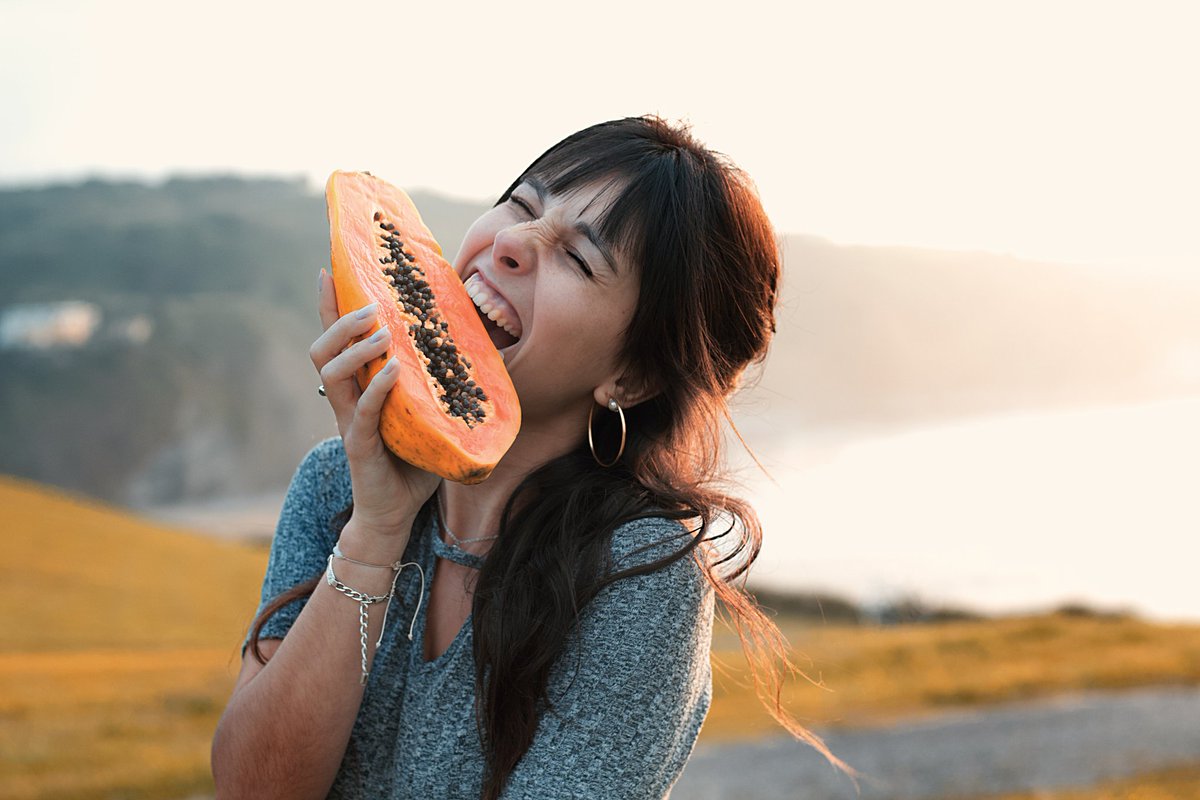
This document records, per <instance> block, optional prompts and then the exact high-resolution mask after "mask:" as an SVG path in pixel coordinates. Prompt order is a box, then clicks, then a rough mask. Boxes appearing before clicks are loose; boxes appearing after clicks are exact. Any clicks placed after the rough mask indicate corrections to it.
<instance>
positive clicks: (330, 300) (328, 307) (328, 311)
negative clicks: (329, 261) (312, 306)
mask: <svg viewBox="0 0 1200 800" xmlns="http://www.w3.org/2000/svg"><path fill="white" fill-rule="evenodd" d="M317 311H318V313H320V315H321V329H322V330H329V326H330V325H332V324H333V323H335V322H337V318H338V309H337V291H336V290H335V289H334V288H333V278H332V276H330V275H329V273H327V272H326V271H325V268H324V267H322V268H321V274H320V275H319V276H317Z"/></svg>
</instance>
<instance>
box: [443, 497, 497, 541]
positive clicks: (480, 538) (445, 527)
mask: <svg viewBox="0 0 1200 800" xmlns="http://www.w3.org/2000/svg"><path fill="white" fill-rule="evenodd" d="M437 507H438V522H439V523H440V524H441V526H442V530H444V531H445V532H446V533H448V534H450V538H451V539H453V540H454V542H453V544H451V545H450V546H451V547H454V548H456V549H458V550H462V551H463V552H464V553H466V552H469V551H467V550H466V549H464V548H463V547H462V545H464V544H466V543H467V542H486V541H488V540H489V539H499V538H500V534H498V533H497V534H495V535H493V536H473V537H471V538H469V539H460V538H459V537H458V536H457V535H455V533H454V531H452V530H450V526H449V525H447V524H446V517H445V515H444V514H442V498H441V497H438V504H437ZM471 555H477V554H476V553H471Z"/></svg>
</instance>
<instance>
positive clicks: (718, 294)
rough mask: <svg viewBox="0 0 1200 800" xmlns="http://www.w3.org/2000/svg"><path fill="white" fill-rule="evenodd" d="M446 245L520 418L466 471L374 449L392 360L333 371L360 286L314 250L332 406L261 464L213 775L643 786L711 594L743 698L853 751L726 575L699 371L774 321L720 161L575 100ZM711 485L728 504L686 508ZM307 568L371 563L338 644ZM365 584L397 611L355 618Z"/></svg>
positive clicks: (344, 615)
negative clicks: (239, 630) (743, 665)
mask: <svg viewBox="0 0 1200 800" xmlns="http://www.w3.org/2000/svg"><path fill="white" fill-rule="evenodd" d="M454 268H455V270H456V271H457V272H458V274H459V276H460V277H461V278H462V279H463V281H464V283H467V285H468V286H469V287H471V289H470V290H471V291H472V293H473V294H475V296H476V301H477V303H479V304H481V305H482V306H483V307H484V308H487V309H488V310H489V311H490V312H491V315H492V316H493V317H496V318H497V319H498V322H499V325H490V327H489V329H490V331H491V334H492V338H493V341H494V342H495V343H496V344H497V346H498V347H500V348H501V353H502V354H503V356H504V358H505V362H506V365H507V367H508V370H509V373H510V375H511V376H512V380H513V384H514V386H515V387H516V390H517V393H518V396H519V397H520V402H521V410H522V426H521V431H520V434H519V435H518V437H517V439H516V441H515V442H514V444H513V446H512V448H511V449H510V450H509V452H508V453H507V454H506V455H505V456H504V458H503V459H502V460H501V462H500V463H499V464H498V465H497V466H496V468H495V470H494V472H493V473H492V475H491V477H489V478H488V480H487V481H485V482H483V483H481V484H478V485H474V486H465V485H461V484H456V483H451V482H447V481H442V480H441V479H440V478H438V477H437V476H434V475H431V474H429V473H426V472H423V471H421V470H418V469H416V468H414V467H412V466H411V465H408V464H406V463H404V462H402V461H400V460H399V459H397V458H395V457H394V456H392V455H391V454H390V453H389V452H388V451H387V450H386V449H385V448H384V447H383V445H382V443H381V441H380V438H379V435H378V424H379V410H380V407H381V405H382V402H383V398H384V396H385V395H386V393H387V391H388V389H389V388H390V387H391V386H392V385H393V383H394V381H395V373H396V369H395V368H394V367H393V368H392V369H391V370H390V371H389V370H384V371H381V372H380V373H378V374H377V375H376V377H375V379H374V380H373V381H372V383H371V384H370V385H369V386H368V388H367V389H366V390H365V391H361V392H360V390H359V388H358V385H357V383H356V381H355V378H354V374H355V371H356V370H357V369H358V368H359V367H361V366H362V365H363V364H364V363H366V362H368V361H369V360H371V359H372V358H377V357H378V356H379V355H380V354H381V353H383V352H384V350H385V348H386V333H385V334H384V336H381V337H378V338H377V340H364V341H362V342H359V343H356V344H351V342H352V341H353V338H354V337H355V336H359V335H362V334H364V333H366V332H368V331H370V330H371V329H372V328H373V327H374V326H375V324H376V322H375V313H374V309H373V307H370V306H369V307H367V308H366V309H363V310H361V311H359V312H352V313H350V314H347V315H345V316H343V317H341V318H338V316H337V311H336V308H337V306H336V300H335V298H334V297H333V284H332V281H331V280H330V279H329V278H328V276H326V275H325V272H324V270H322V273H321V279H320V309H321V318H322V323H323V325H324V326H325V328H326V330H325V332H324V333H323V334H322V335H321V336H320V337H319V338H318V339H317V341H316V342H315V343H314V345H313V347H312V349H311V356H312V360H313V363H314V365H315V366H316V367H317V369H318V371H319V373H320V375H321V379H322V381H323V387H324V392H325V394H326V395H327V397H328V399H329V403H330V405H331V406H332V407H333V411H334V414H335V416H336V418H337V423H338V429H339V432H340V433H341V436H340V437H339V438H334V439H330V440H327V441H325V442H322V443H320V444H318V445H317V446H316V447H315V448H313V450H312V451H311V452H310V453H309V454H308V456H307V457H306V458H305V459H304V461H303V462H302V463H301V465H300V467H299V469H298V471H297V473H296V476H295V477H294V479H293V482H292V485H291V487H290V488H289V491H288V494H287V498H286V500H285V503H284V507H283V510H282V513H281V516H280V521H279V526H278V529H277V533H276V536H275V540H274V542H273V545H272V549H271V555H270V560H269V563H268V567H267V575H266V579H265V581H264V585H263V592H262V604H261V605H260V607H259V613H258V615H257V617H256V624H255V626H254V628H253V630H252V631H251V632H250V634H249V635H248V636H247V640H246V644H245V645H243V666H242V671H241V674H240V675H239V677H238V681H237V687H236V688H235V690H234V694H233V696H232V697H231V699H230V701H229V705H228V707H227V709H226V711H225V713H224V715H223V717H222V719H221V722H220V725H219V726H218V729H217V732H216V735H215V737H214V741H213V754H212V755H213V773H214V776H215V778H216V783H217V789H218V797H251V796H253V797H256V798H260V797H269V796H274V795H278V796H287V797H292V798H295V797H325V796H332V797H372V798H375V797H381V798H382V797H387V798H392V797H394V798H400V797H405V798H407V797H420V798H439V797H463V798H469V797H481V798H485V799H486V800H495V799H496V798H518V797H520V798H525V797H530V798H532V797H538V798H544V797H588V798H610V797H611V798H650V797H665V796H667V795H668V794H669V792H670V789H671V786H672V785H673V784H674V782H675V781H676V779H677V778H678V777H679V774H680V772H681V771H682V769H683V767H684V764H685V763H686V761H687V758H688V756H689V755H690V753H691V751H692V747H693V745H694V743H695V740H696V737H697V735H698V733H699V730H700V727H701V724H702V723H703V721H704V718H705V715H706V714H707V712H708V708H709V703H710V700H711V696H712V677H711V669H710V662H709V647H710V642H711V635H712V628H711V626H712V619H713V615H714V610H715V602H714V601H715V595H719V596H720V597H721V599H722V600H723V602H724V606H725V607H726V608H727V609H729V610H730V611H731V612H733V614H734V615H735V622H736V623H737V625H738V633H739V636H740V637H741V639H742V642H743V646H744V648H745V649H746V650H747V653H748V655H749V656H750V661H751V664H752V665H753V666H754V667H755V668H756V673H755V674H756V685H757V686H759V688H760V696H761V697H762V699H763V701H764V703H767V705H768V710H769V711H770V712H771V713H772V714H773V715H774V716H775V718H776V719H777V720H779V722H780V723H781V724H782V725H784V726H785V727H786V728H787V729H788V730H789V731H791V732H792V733H793V734H794V735H796V736H797V737H799V738H801V739H804V740H805V741H808V742H809V743H810V744H812V745H813V746H815V747H816V748H817V749H819V750H820V751H821V752H822V753H824V754H825V756H826V757H827V758H829V759H830V760H831V761H832V762H833V763H835V764H837V765H838V766H840V767H842V768H844V769H846V770H847V771H848V772H853V771H852V770H850V769H849V768H848V767H846V765H844V764H843V763H842V762H841V761H839V760H838V759H837V758H836V757H834V756H833V755H832V754H831V753H830V752H829V751H828V749H827V748H826V747H825V745H824V744H823V743H822V742H821V740H820V739H819V738H817V737H815V736H814V735H812V734H811V733H810V732H808V731H807V730H805V729H804V728H802V727H801V726H800V725H799V724H797V723H796V722H795V721H794V720H793V719H792V718H791V717H789V716H788V715H787V714H786V712H784V711H783V710H782V709H781V708H780V706H779V688H780V684H781V677H782V676H781V675H780V673H779V667H778V666H777V664H779V663H783V664H784V665H787V666H788V667H789V668H790V669H793V670H794V669H795V668H794V667H791V665H790V662H788V661H787V658H786V650H785V644H786V643H785V641H784V640H783V637H782V635H781V634H780V632H779V630H778V629H777V628H776V627H775V626H774V625H773V624H772V623H771V622H770V621H769V620H768V619H767V618H766V617H765V616H764V615H763V614H762V613H761V612H760V611H759V610H758V609H757V607H756V606H755V605H754V603H753V601H752V599H750V598H749V597H748V596H747V595H746V594H745V593H744V592H742V591H740V590H738V589H737V588H735V586H734V584H733V582H734V580H735V579H736V578H737V577H739V576H743V575H744V574H745V573H746V570H747V569H748V568H749V566H750V564H751V563H753V561H754V559H755V558H756V556H757V554H758V551H759V546H760V542H761V532H760V529H759V524H758V520H757V517H756V516H755V514H754V512H753V510H752V509H751V508H750V507H749V506H748V505H747V504H745V503H744V502H742V501H740V500H738V499H736V498H733V497H729V496H726V495H725V494H723V493H721V492H720V491H719V490H717V489H716V488H713V485H712V484H713V482H714V480H715V479H717V478H719V477H720V476H719V473H718V470H719V463H720V458H719V456H720V444H721V423H722V420H723V419H727V418H728V413H727V408H726V398H727V397H728V396H729V395H730V394H731V393H732V392H733V391H734V390H735V389H736V388H737V387H738V385H739V383H740V379H741V377H742V375H743V372H744V370H745V369H746V367H747V366H748V365H749V364H751V363H758V362H761V361H762V359H763V357H764V356H765V354H766V350H767V345H768V342H769V341H770V338H771V335H772V334H773V333H774V330H775V324H774V306H775V302H776V296H777V289H778V282H779V276H780V267H779V259H778V250H777V243H776V240H775V236H774V232H773V230H772V228H771V225H770V223H769V221H768V219H767V217H766V215H765V213H764V212H763V210H762V207H761V204H760V203H759V200H758V197H757V194H756V192H755V190H754V188H753V186H752V184H751V183H750V181H749V179H748V178H746V176H745V175H744V174H743V173H741V172H740V171H739V170H737V169H736V168H735V167H733V166H732V165H730V164H728V163H727V161H726V160H725V159H724V158H723V157H722V156H720V155H719V154H716V153H713V152H711V151H709V150H707V149H705V148H704V147H703V146H701V145H700V144H699V143H697V142H696V141H695V140H694V139H693V138H692V137H691V136H690V134H689V133H688V132H687V131H686V130H682V129H678V128H675V127H672V126H671V125H669V124H667V123H665V122H664V121H662V120H660V119H658V118H656V117H636V118H627V119H621V120H614V121H611V122H606V123H602V124H599V125H595V126H592V127H590V128H587V129H585V130H582V131H580V132H578V133H576V134H574V135H572V136H569V137H568V138H566V139H564V140H563V141H562V142H560V143H559V144H557V145H555V146H554V147H552V148H551V149H550V150H548V151H547V152H546V153H544V154H543V155H542V156H541V157H539V158H538V159H537V160H536V161H534V163H533V164H532V165H531V166H530V167H529V168H528V169H527V170H526V171H525V172H524V173H522V174H521V176H520V177H519V178H518V179H517V180H516V181H515V182H514V183H513V184H512V186H510V187H509V188H508V190H507V191H505V192H504V194H503V195H502V196H501V197H500V200H499V201H498V202H497V203H496V205H495V206H494V207H493V208H492V209H491V210H489V211H488V212H487V213H485V214H484V215H483V216H482V217H480V218H479V219H478V220H477V221H476V222H475V223H474V225H472V227H471V229H470V230H469V232H468V233H467V236H466V238H465V240H464V242H463V245H462V248H461V250H460V252H459V254H458V257H457V258H456V260H455V263H454ZM476 275H477V276H476ZM473 276H475V277H473ZM481 282H482V293H481V292H480V284H481ZM500 325H502V326H503V327H504V328H506V329H507V332H501V331H500V330H499V326H500ZM514 340H515V341H514ZM597 407H598V409H597ZM719 514H727V515H730V516H731V517H732V518H733V519H734V520H736V521H740V522H741V530H738V529H737V527H736V526H733V525H731V526H729V527H728V528H727V529H726V530H724V531H723V532H720V533H715V534H714V533H713V532H712V526H713V523H715V522H716V518H717V516H718V515H719ZM696 522H698V524H694V525H689V524H687V523H696ZM730 539H735V541H732V542H731V541H730ZM335 544H337V546H338V549H337V553H339V554H340V555H342V556H344V557H339V558H330V554H331V550H333V548H334V545H335ZM398 561H402V562H404V563H405V564H406V566H405V567H403V568H402V569H401V571H400V572H399V574H397V573H395V572H394V571H393V570H392V569H389V568H387V565H389V564H393V563H395V562H398ZM331 564H332V567H329V565H331ZM372 565H374V566H372ZM415 567H420V570H418V569H416V568H415ZM327 569H332V570H336V573H337V574H336V580H337V581H338V582H340V583H342V584H343V585H344V586H347V587H352V588H353V589H354V590H357V591H359V592H362V593H365V594H369V595H375V596H380V597H382V596H383V595H387V594H388V593H389V591H390V590H391V587H392V585H393V581H394V592H395V594H394V599H393V600H392V601H389V602H388V603H387V604H386V605H384V604H382V603H380V604H374V605H370V606H367V607H365V608H367V609H369V610H368V612H367V614H366V620H365V621H366V624H367V626H368V629H369V631H368V632H369V635H368V636H367V641H368V642H369V644H368V646H367V647H366V648H365V649H364V648H363V647H361V635H360V621H361V620H360V616H359V610H360V606H359V603H357V602H352V601H351V598H348V597H347V596H345V594H344V593H343V592H341V591H338V590H337V589H336V588H335V587H334V586H332V585H330V584H329V582H328V581H327V580H326V572H327ZM314 576H315V577H314ZM425 577H429V578H430V581H429V585H428V586H426V581H425ZM393 602H394V603H395V604H396V605H397V609H396V610H395V613H394V614H393V615H392V619H393V620H395V619H397V618H399V617H401V616H402V615H403V616H409V615H411V622H409V624H408V626H407V627H406V626H405V625H404V624H403V623H393V624H392V625H389V626H386V627H385V626H384V624H383V618H384V617H385V616H386V611H387V610H388V608H389V607H390V606H391V605H392V604H393ZM380 605H384V607H383V608H381V607H380ZM744 624H749V627H750V628H751V634H752V635H751V636H750V637H749V640H748V639H747V637H746V635H745V634H744V633H743V630H742V626H743V625H744ZM285 634H286V636H285ZM247 648H249V653H248V652H247ZM251 656H253V657H251ZM368 669H369V679H366V676H365V673H366V672H367V671H368ZM360 670H361V671H362V672H363V673H364V679H365V685H364V684H363V682H362V681H360V679H359V675H360ZM759 673H766V674H767V676H768V677H769V678H770V682H771V685H772V688H773V691H774V694H773V696H772V695H771V692H770V691H769V690H767V689H766V687H764V685H763V682H762V681H761V680H759V677H760V676H759ZM768 700H770V702H768Z"/></svg>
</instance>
